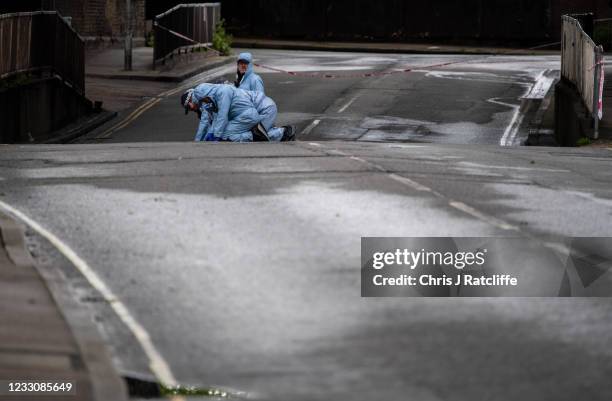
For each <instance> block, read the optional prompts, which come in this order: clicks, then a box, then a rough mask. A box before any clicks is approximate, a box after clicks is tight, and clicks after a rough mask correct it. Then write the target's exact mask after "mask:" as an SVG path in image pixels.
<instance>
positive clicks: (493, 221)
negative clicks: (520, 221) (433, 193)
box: [448, 201, 520, 231]
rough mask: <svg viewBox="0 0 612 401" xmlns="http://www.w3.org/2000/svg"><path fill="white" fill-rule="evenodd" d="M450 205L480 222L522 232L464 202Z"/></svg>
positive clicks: (450, 203) (451, 202) (453, 202)
mask: <svg viewBox="0 0 612 401" xmlns="http://www.w3.org/2000/svg"><path fill="white" fill-rule="evenodd" d="M448 204H449V205H450V206H451V207H454V208H455V209H457V210H460V211H462V212H463V213H467V214H469V215H470V216H473V217H476V218H477V219H479V220H482V221H485V222H487V223H489V224H491V225H493V226H496V227H499V228H501V229H502V230H514V231H520V229H519V228H518V227H516V226H513V225H511V224H508V223H506V222H505V221H502V220H499V219H497V218H495V217H493V216H488V215H486V214H484V213H481V212H479V211H478V210H476V209H474V208H473V207H471V206H468V205H466V204H465V203H463V202H456V201H450V202H448Z"/></svg>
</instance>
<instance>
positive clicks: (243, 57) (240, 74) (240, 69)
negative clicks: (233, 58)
mask: <svg viewBox="0 0 612 401" xmlns="http://www.w3.org/2000/svg"><path fill="white" fill-rule="evenodd" d="M234 85H235V86H236V88H239V89H243V90H246V91H253V92H261V93H264V94H265V90H264V82H263V79H261V77H260V76H259V75H257V74H255V72H254V71H253V55H251V53H240V55H239V56H238V61H237V71H236V82H234Z"/></svg>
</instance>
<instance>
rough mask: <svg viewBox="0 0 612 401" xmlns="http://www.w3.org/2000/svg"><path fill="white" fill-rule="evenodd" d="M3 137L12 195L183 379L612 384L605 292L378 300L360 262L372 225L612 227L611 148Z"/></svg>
mask: <svg viewBox="0 0 612 401" xmlns="http://www.w3.org/2000/svg"><path fill="white" fill-rule="evenodd" d="M0 149H1V152H0V200H2V201H3V202H6V203H8V204H10V205H13V206H15V207H17V208H18V209H20V210H21V211H23V212H24V213H26V214H27V215H28V216H30V217H31V218H33V219H34V220H36V221H38V222H40V223H41V224H42V225H43V226H45V227H46V228H48V229H49V230H50V231H52V232H53V233H55V234H56V235H57V236H58V237H60V238H61V239H62V240H64V241H65V242H66V244H67V245H68V246H69V247H71V248H72V249H73V250H75V251H76V252H77V253H78V254H79V255H80V256H81V257H82V258H83V259H84V260H85V261H86V262H87V263H88V264H89V265H90V266H91V268H92V269H93V270H94V271H95V272H96V273H98V274H99V276H100V277H101V278H102V279H103V280H104V282H106V283H107V285H108V286H109V287H110V288H111V289H112V291H113V292H114V293H115V294H116V295H117V296H118V298H119V299H120V300H121V301H122V302H123V303H124V304H125V305H126V306H127V308H128V309H129V310H130V311H131V313H132V314H133V315H134V317H135V318H136V319H137V320H138V321H139V322H140V323H141V324H142V326H143V327H144V328H145V329H146V331H147V332H148V333H149V335H150V336H151V339H152V342H153V344H154V345H155V347H156V348H157V349H158V350H159V352H160V354H161V355H162V356H163V357H164V358H165V359H166V361H167V362H168V365H169V367H170V369H171V371H172V372H173V374H174V375H175V376H176V378H177V379H178V380H179V381H180V382H181V383H187V384H198V385H217V386H222V387H224V388H229V389H235V390H238V391H241V392H246V394H247V395H248V397H249V398H252V399H263V400H364V401H365V400H368V401H369V400H382V399H385V400H419V401H421V400H425V401H427V400H436V401H438V400H458V401H462V400H466V401H468V400H469V401H472V400H504V401H505V400H508V401H509V400H517V399H520V400H538V401H539V400H542V399H554V400H561V401H564V400H567V401H575V400H582V399H584V400H590V401H597V400H602V401H603V400H609V399H610V397H611V396H612V385H611V382H610V380H609V378H610V374H611V373H612V347H610V344H611V335H610V333H611V332H612V322H611V320H610V314H611V311H612V304H611V302H610V301H609V300H607V299H558V298H542V299H408V298H405V299H364V298H361V297H360V275H359V269H360V260H359V258H360V238H361V237H362V236H493V235H508V230H507V229H506V228H504V226H505V224H506V223H507V224H509V225H512V226H516V227H519V231H518V235H521V236H523V235H532V236H535V237H536V238H553V239H554V238H558V237H561V236H572V235H573V236H581V235H582V236H610V235H612V224H610V221H611V220H612V219H611V217H612V201H611V199H612V190H611V188H612V185H610V184H611V182H612V170H610V169H609V166H610V165H611V161H612V152H611V151H610V150H608V149H599V150H592V149H591V150H589V149H547V148H500V147H497V146H457V145H455V146H452V145H439V144H435V145H406V144H374V143H355V142H320V143H319V144H311V143H309V142H299V143H294V144H287V145H273V146H271V145H265V144H247V145H232V144H195V143H159V144H142V143H140V144H138V143H132V144H106V145H68V146H5V147H2V148H0ZM353 156H354V157H359V158H361V159H362V160H365V161H367V162H370V163H372V164H373V165H375V166H379V167H381V168H383V169H384V170H385V172H383V171H381V170H380V169H377V168H373V167H372V165H371V164H367V163H363V162H361V161H359V160H356V159H355V158H354V157H353ZM390 173H396V174H399V175H401V176H403V177H407V178H410V179H411V180H413V181H415V182H417V183H419V184H420V185H424V186H427V187H429V188H431V189H433V190H435V191H437V193H440V194H441V196H434V195H433V194H432V193H431V192H427V191H422V190H418V187H415V186H410V185H404V184H402V183H401V182H398V181H397V180H394V179H391V177H390V175H389V174H390ZM451 201H452V202H451ZM453 202H455V203H456V202H461V203H463V204H465V205H469V206H470V207H472V208H473V209H474V210H475V211H477V213H473V212H472V213H466V212H465V211H462V210H460V209H458V208H456V207H453V206H452V203H453ZM502 223H503V224H502ZM512 234H514V235H516V234H517V233H516V232H514V231H512ZM29 242H30V246H31V249H32V251H33V252H34V254H35V255H36V257H37V260H38V262H39V263H41V264H42V265H44V266H47V268H60V269H62V271H63V273H64V275H65V276H66V277H68V280H69V281H70V282H71V283H72V285H71V287H70V288H69V289H67V290H69V291H72V292H73V294H74V295H75V296H76V297H77V298H78V299H81V300H82V302H83V305H84V306H85V307H87V308H89V309H90V311H91V315H92V318H93V319H94V320H95V321H96V322H97V323H98V324H99V326H100V329H101V331H102V333H104V335H105V337H106V339H107V341H108V342H109V344H110V345H111V347H112V350H113V353H114V356H115V360H116V363H117V366H119V367H120V368H121V369H122V371H123V372H127V371H129V372H137V373H146V372H147V371H148V366H147V359H146V358H145V357H144V356H143V353H142V350H141V349H140V348H139V346H138V345H137V344H136V343H135V341H134V339H133V337H131V336H130V333H129V332H127V331H126V329H125V327H124V326H123V325H122V324H121V322H119V321H118V320H117V318H116V316H115V315H114V314H113V313H112V311H110V310H109V307H108V305H107V304H105V303H104V302H103V301H101V300H100V299H99V296H96V293H95V291H92V289H91V288H89V286H88V285H87V283H86V282H85V281H84V280H83V279H82V277H80V276H79V274H78V273H76V272H75V271H74V268H73V267H71V266H70V264H69V263H67V262H66V261H65V260H64V259H63V258H62V257H61V255H59V254H58V253H57V251H56V250H54V249H53V247H51V246H49V244H48V243H46V241H44V240H41V239H40V238H38V237H37V236H36V235H32V236H31V237H30V239H29ZM611 278H612V277H611V276H610V275H609V274H607V275H605V276H604V277H603V278H602V280H604V281H606V282H609V281H610V279H611Z"/></svg>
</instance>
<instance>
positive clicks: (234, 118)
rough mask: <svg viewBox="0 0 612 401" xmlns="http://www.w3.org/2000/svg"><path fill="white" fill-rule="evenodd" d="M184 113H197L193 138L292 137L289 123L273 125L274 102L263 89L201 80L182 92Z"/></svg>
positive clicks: (243, 140) (240, 139) (235, 139)
mask: <svg viewBox="0 0 612 401" xmlns="http://www.w3.org/2000/svg"><path fill="white" fill-rule="evenodd" d="M181 105H182V106H183V107H184V108H185V114H187V113H188V112H189V110H191V111H194V112H196V113H198V115H199V118H200V124H199V126H198V131H197V133H196V137H195V140H196V141H230V142H253V141H255V142H259V141H271V142H280V141H291V140H295V134H294V131H295V130H294V128H293V127H291V126H286V127H280V128H278V127H275V126H274V121H275V120H276V114H277V110H276V104H275V103H274V101H273V100H272V99H270V98H268V97H266V96H265V95H264V94H263V93H256V92H248V91H243V90H241V89H237V88H235V87H233V86H231V85H224V84H201V85H198V86H197V87H195V88H194V89H190V90H188V91H187V92H185V93H184V94H183V95H182V96H181Z"/></svg>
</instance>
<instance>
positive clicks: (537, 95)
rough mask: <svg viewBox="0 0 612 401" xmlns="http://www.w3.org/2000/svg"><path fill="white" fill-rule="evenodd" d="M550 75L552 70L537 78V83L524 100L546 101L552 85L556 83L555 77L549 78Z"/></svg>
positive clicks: (545, 71) (543, 72) (542, 73)
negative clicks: (545, 98)
mask: <svg viewBox="0 0 612 401" xmlns="http://www.w3.org/2000/svg"><path fill="white" fill-rule="evenodd" d="M548 73H550V70H544V71H542V72H541V73H540V74H539V75H538V76H537V78H536V83H535V84H534V85H533V86H532V87H531V90H530V91H529V93H527V95H525V97H524V99H544V97H546V94H547V93H548V91H549V90H550V87H551V85H552V84H553V82H555V77H554V76H553V77H549V76H547V74H548Z"/></svg>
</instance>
